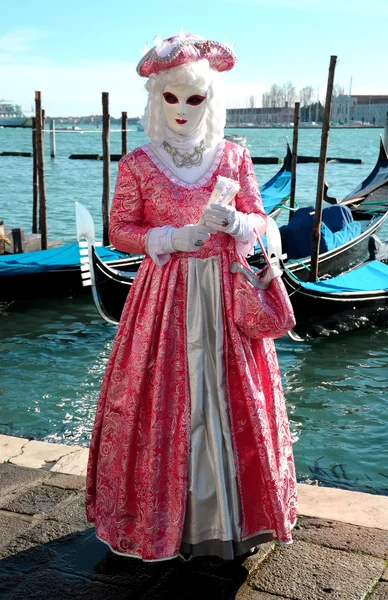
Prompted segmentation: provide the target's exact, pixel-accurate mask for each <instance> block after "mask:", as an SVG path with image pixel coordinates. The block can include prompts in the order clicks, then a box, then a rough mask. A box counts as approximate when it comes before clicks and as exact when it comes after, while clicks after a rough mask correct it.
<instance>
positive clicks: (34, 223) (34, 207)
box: [32, 117, 39, 233]
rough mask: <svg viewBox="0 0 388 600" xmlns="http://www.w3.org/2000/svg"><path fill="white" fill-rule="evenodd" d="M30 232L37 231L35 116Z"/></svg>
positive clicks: (37, 185) (37, 191) (37, 188)
mask: <svg viewBox="0 0 388 600" xmlns="http://www.w3.org/2000/svg"><path fill="white" fill-rule="evenodd" d="M32 157H33V158H32V233H38V220H39V182H38V165H37V161H36V118H35V117H33V118H32Z"/></svg>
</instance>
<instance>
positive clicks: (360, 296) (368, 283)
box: [283, 260, 388, 341]
mask: <svg viewBox="0 0 388 600" xmlns="http://www.w3.org/2000/svg"><path fill="white" fill-rule="evenodd" d="M283 281H284V283H285V285H286V288H287V291H288V293H289V296H290V298H291V302H292V307H293V309H294V313H295V319H296V325H295V327H294V329H293V330H292V331H291V332H290V333H289V336H290V337H291V338H292V339H293V340H295V341H301V340H305V339H310V338H317V337H326V336H329V335H333V334H338V333H344V332H350V331H355V330H358V329H361V328H366V327H386V326H387V325H388V265H386V264H383V263H381V262H379V261H377V260H375V261H370V262H366V263H364V264H363V265H361V266H360V267H358V268H356V269H352V270H351V271H349V272H347V273H344V274H342V275H338V276H337V277H333V278H331V279H326V280H321V281H317V282H316V283H306V282H302V281H300V279H298V278H297V277H295V275H294V274H293V273H291V272H290V271H288V270H287V269H286V270H284V272H283Z"/></svg>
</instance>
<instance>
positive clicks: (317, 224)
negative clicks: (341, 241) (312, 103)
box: [310, 56, 337, 282]
mask: <svg viewBox="0 0 388 600" xmlns="http://www.w3.org/2000/svg"><path fill="white" fill-rule="evenodd" d="M336 63H337V57H336V56H331V57H330V67H329V77H328V80H327V91H326V102H325V112H324V114H323V123H322V137H321V153H320V156H319V169H318V185H317V199H316V202H315V214H314V224H313V235H312V246H311V267H310V268H311V270H310V281H311V282H314V281H316V280H317V278H318V259H319V244H320V241H321V222H322V204H323V192H324V184H325V169H326V157H327V146H328V142H329V130H330V113H331V101H332V97H333V85H334V73H335V66H336Z"/></svg>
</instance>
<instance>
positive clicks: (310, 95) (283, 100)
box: [250, 81, 345, 108]
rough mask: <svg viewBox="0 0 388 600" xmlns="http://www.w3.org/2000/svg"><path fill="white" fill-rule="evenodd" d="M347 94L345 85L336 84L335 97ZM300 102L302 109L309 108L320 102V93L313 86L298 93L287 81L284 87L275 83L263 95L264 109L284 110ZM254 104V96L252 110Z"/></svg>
mask: <svg viewBox="0 0 388 600" xmlns="http://www.w3.org/2000/svg"><path fill="white" fill-rule="evenodd" d="M344 94H345V88H344V86H343V85H340V84H338V83H337V84H336V85H335V86H334V90H333V96H334V97H337V96H341V95H344ZM298 101H299V102H300V104H301V108H305V107H309V106H311V105H313V104H316V103H317V102H319V104H321V102H320V101H319V97H318V91H317V93H316V92H315V89H314V87H313V86H312V85H307V86H305V87H303V88H301V89H300V90H299V91H297V89H296V87H295V85H294V84H293V83H292V81H286V82H285V83H283V84H282V85H279V84H277V83H273V84H272V86H271V88H270V90H269V91H268V92H265V93H264V94H263V102H262V106H263V108H277V107H280V108H283V107H285V106H293V105H294V104H295V102H298ZM252 102H254V98H253V96H251V99H250V108H254V105H252Z"/></svg>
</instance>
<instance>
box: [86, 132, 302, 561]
mask: <svg viewBox="0 0 388 600" xmlns="http://www.w3.org/2000/svg"><path fill="white" fill-rule="evenodd" d="M169 175H170V174H169V173H168V172H166V171H163V169H161V167H160V166H156V165H155V163H154V162H153V161H152V160H151V158H150V156H149V155H148V154H147V152H145V150H144V149H142V148H138V149H136V150H135V151H133V152H132V153H130V154H129V155H127V156H125V157H124V158H123V159H122V160H121V161H120V165H119V173H118V177H117V183H116V189H115V194H114V199H113V205H112V211H111V222H110V239H111V242H112V243H113V244H114V246H115V247H116V248H117V249H119V250H122V251H125V252H132V253H136V254H138V253H146V241H147V233H148V231H149V230H150V229H151V228H152V227H160V226H163V225H171V226H173V227H182V226H184V225H187V224H190V223H198V221H199V219H200V216H201V212H202V209H203V207H204V206H205V204H206V203H207V201H208V199H209V196H210V194H211V191H212V190H213V187H214V185H215V182H216V178H217V175H222V176H223V177H230V178H232V179H235V180H237V181H238V182H239V184H240V191H239V193H238V194H237V196H236V197H235V199H234V204H235V206H236V208H237V210H239V211H242V212H245V213H255V214H256V215H257V227H258V230H259V231H260V233H261V234H263V233H264V231H265V223H266V218H265V213H264V211H263V208H262V203H261V198H260V193H259V191H258V187H257V182H256V178H255V175H254V172H253V167H252V162H251V159H250V156H249V153H248V152H247V150H245V149H243V148H241V147H239V146H236V145H235V144H232V143H230V142H226V143H225V144H223V146H222V152H220V153H219V154H217V156H216V158H215V161H214V164H213V167H212V168H211V170H210V171H209V173H208V174H207V175H206V176H205V177H202V179H201V181H200V182H198V184H186V183H184V182H179V180H177V179H176V178H174V181H173V180H172V178H171V176H169ZM209 256H216V257H217V262H218V266H219V273H220V276H221V282H220V285H221V291H222V303H223V323H224V361H225V373H226V395H227V402H228V407H227V408H228V414H229V419H230V426H231V432H232V443H233V454H234V461H235V467H236V473H237V483H238V491H239V496H240V508H241V538H242V539H246V538H249V537H253V536H255V535H257V534H260V533H265V532H273V535H274V537H276V538H277V539H278V540H279V541H280V542H284V543H289V542H290V541H291V528H292V526H293V524H294V522H295V520H296V509H297V496H296V479H295V470H294V463H293V456H292V444H291V438H290V432H289V426H288V419H287V413H286V407H285V401H284V397H283V391H282V385H281V378H280V372H279V368H278V363H277V357H276V352H275V347H274V342H273V340H270V339H265V340H251V339H249V338H247V337H245V336H244V335H243V334H242V333H240V331H239V330H238V328H237V327H236V325H235V323H234V318H233V293H232V275H231V272H230V263H231V261H239V262H242V263H243V264H246V262H245V259H244V258H243V257H242V256H241V255H238V254H237V252H236V246H235V240H234V239H233V237H232V236H230V235H227V234H223V233H217V234H214V235H211V236H210V239H209V240H207V241H206V242H205V244H204V245H203V246H202V247H201V248H200V249H199V250H198V252H196V253H185V252H175V253H173V254H172V255H171V259H170V260H169V262H168V263H167V264H166V265H164V266H163V267H159V266H156V265H155V263H154V262H153V261H152V260H151V258H150V257H149V256H147V255H146V257H145V259H144V260H143V262H142V265H141V267H140V269H139V272H138V274H137V276H136V278H135V280H134V283H133V285H132V288H131V291H130V293H129V296H128V299H127V301H126V304H125V307H124V311H123V314H122V317H121V321H120V324H119V327H118V331H117V334H116V337H115V341H114V344H113V349H112V353H111V356H110V360H109V363H108V367H107V370H106V373H105V376H104V379H103V383H102V388H101V393H100V397H99V400H98V405H97V412H96V418H95V423H94V428H93V433H92V439H91V444H90V453H89V463H88V473H87V486H86V511H87V518H88V520H89V521H90V522H94V523H95V526H96V533H97V535H98V537H99V538H100V539H102V540H104V541H105V542H107V543H108V544H109V545H110V546H111V548H112V549H113V550H114V551H115V552H118V553H122V554H126V555H129V556H136V557H141V558H143V559H144V560H161V559H168V558H172V557H174V556H177V554H178V553H179V548H180V545H181V540H182V532H183V527H184V522H185V513H186V501H187V491H188V462H189V456H190V443H191V424H190V391H189V380H188V368H187V350H186V309H187V305H188V303H189V302H190V298H187V294H186V283H187V269H188V257H195V258H198V259H201V258H207V257H209Z"/></svg>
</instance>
